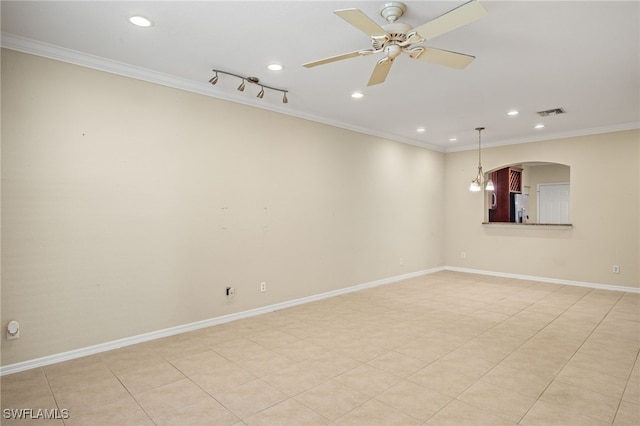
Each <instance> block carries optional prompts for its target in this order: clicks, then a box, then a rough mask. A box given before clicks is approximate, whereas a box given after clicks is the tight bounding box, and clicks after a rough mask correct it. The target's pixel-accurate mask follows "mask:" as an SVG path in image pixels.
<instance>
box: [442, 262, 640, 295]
mask: <svg viewBox="0 0 640 426" xmlns="http://www.w3.org/2000/svg"><path fill="white" fill-rule="evenodd" d="M444 269H445V270H446V271H454V272H465V273H468V274H478V275H490V276H494V277H502V278H515V279H518V280H527V281H540V282H544V283H551V284H563V285H573V286H578V287H589V288H598V289H601V290H612V291H626V292H629V293H640V288H636V287H624V286H619V285H610V284H599V283H590V282H584V281H571V280H562V279H558V278H547V277H535V276H531V275H520V274H510V273H507V272H494V271H484V270H482V269H469V268H458V267H456V266H445V267H444Z"/></svg>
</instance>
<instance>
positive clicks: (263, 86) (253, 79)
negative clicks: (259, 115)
mask: <svg viewBox="0 0 640 426" xmlns="http://www.w3.org/2000/svg"><path fill="white" fill-rule="evenodd" d="M211 71H213V72H214V73H216V75H215V76H214V77H213V78H211V79H210V80H209V83H211V84H213V85H215V84H216V83H217V82H218V73H220V74H226V75H230V76H233V77H236V78H239V79H241V80H242V83H241V84H240V87H238V90H240V91H243V90H244V82H245V81H247V82H249V83H253V84H256V85H258V86H260V88H261V90H260V93H258V98H262V97H264V89H270V90H275V91H277V92H282V94H283V96H282V103H285V104H286V103H288V102H289V100H288V99H287V93H288V92H289V91H288V90H285V89H278V88H277V87H273V86H268V85H266V84H262V83H260V79H259V78H258V77H243V76H241V75H238V74H234V73H232V72H228V71H221V70H216V69H214V70H211Z"/></svg>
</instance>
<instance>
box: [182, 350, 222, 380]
mask: <svg viewBox="0 0 640 426" xmlns="http://www.w3.org/2000/svg"><path fill="white" fill-rule="evenodd" d="M230 363H231V361H229V360H228V359H227V358H225V357H223V356H222V355H220V354H218V353H217V352H215V351H213V350H206V351H203V352H198V353H196V354H192V355H187V356H185V357H181V358H176V359H174V360H173V361H171V364H172V365H173V366H174V367H175V368H177V369H178V370H179V371H180V372H182V374H184V375H185V376H187V377H190V376H193V375H194V374H198V373H206V372H208V371H212V370H215V369H216V368H221V367H225V366H228V365H229V364H230Z"/></svg>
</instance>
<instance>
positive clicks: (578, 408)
mask: <svg viewBox="0 0 640 426" xmlns="http://www.w3.org/2000/svg"><path fill="white" fill-rule="evenodd" d="M540 400H541V401H545V402H549V403H552V404H554V405H560V406H562V407H565V408H566V409H567V410H569V411H571V412H574V411H575V412H581V413H582V414H584V415H585V416H588V417H591V418H593V419H597V420H600V421H601V422H603V423H606V424H610V423H611V422H612V421H613V418H614V416H615V413H616V410H617V408H618V404H619V402H620V399H618V398H610V397H606V396H604V395H601V394H598V393H595V392H592V391H589V390H585V389H582V388H578V387H575V386H572V385H567V384H565V383H561V382H558V381H553V382H552V383H551V384H550V385H549V387H548V388H547V389H546V390H545V391H544V393H543V394H542V395H541V396H540Z"/></svg>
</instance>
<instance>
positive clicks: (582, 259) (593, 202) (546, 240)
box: [445, 130, 640, 288]
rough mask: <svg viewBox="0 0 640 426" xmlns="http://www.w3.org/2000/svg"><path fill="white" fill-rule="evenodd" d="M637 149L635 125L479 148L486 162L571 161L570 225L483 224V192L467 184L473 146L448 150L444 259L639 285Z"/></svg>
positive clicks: (482, 267)
mask: <svg viewBox="0 0 640 426" xmlns="http://www.w3.org/2000/svg"><path fill="white" fill-rule="evenodd" d="M639 149H640V132H639V131H637V130H634V131H623V132H615V133H607V134H598V135H592V136H584V137H575V138H567V139H558V140H550V141H544V142H535V143H527V144H519V145H511V146H506V147H497V148H490V149H483V152H482V158H483V166H484V168H485V169H486V170H492V169H495V168H499V167H500V166H502V165H505V164H518V163H522V162H526V161H547V162H555V163H561V164H566V165H569V166H570V167H571V171H570V174H571V195H570V203H571V204H570V209H571V212H570V219H571V223H572V224H573V229H570V230H548V229H535V228H533V227H527V228H524V229H523V228H519V229H504V228H493V227H488V226H483V225H482V224H481V222H482V220H483V217H484V200H483V195H482V194H478V193H471V192H469V191H468V187H469V182H470V181H471V179H472V178H473V177H474V176H475V173H476V164H477V162H476V161H475V158H476V157H477V152H473V151H466V152H457V153H449V154H447V156H446V159H445V200H446V201H445V212H446V218H445V264H446V265H448V266H452V267H459V268H469V269H478V270H486V271H493V272H501V273H509V274H519V275H529V276H538V277H545V278H555V279H562V280H571V281H581V282H590V283H600V284H610V285H619V286H627V287H636V288H637V287H639V284H638V280H639V276H640V274H639V272H640V271H639V266H638V263H639V262H638V259H639V258H640V251H639V247H638V245H639V242H640V239H639V238H638V233H639V220H638V217H639V213H640V212H639V202H640V201H639V200H640V186H639V185H638V169H639V165H640V164H639V162H638V156H639ZM461 252H465V253H466V259H464V260H463V259H461V256H460V254H461ZM614 264H615V265H620V274H618V275H616V274H613V273H612V271H611V270H612V269H611V268H612V266H613V265H614Z"/></svg>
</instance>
